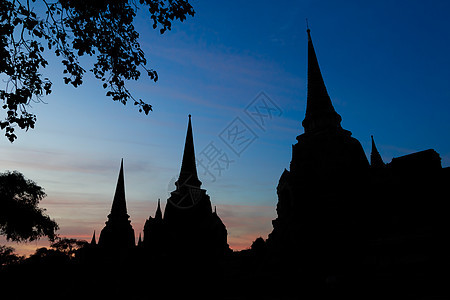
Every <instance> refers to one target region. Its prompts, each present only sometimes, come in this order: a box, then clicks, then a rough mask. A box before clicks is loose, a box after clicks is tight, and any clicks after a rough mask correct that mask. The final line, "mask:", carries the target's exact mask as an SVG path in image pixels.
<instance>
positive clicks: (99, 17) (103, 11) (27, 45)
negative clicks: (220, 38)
mask: <svg viewBox="0 0 450 300" xmlns="http://www.w3.org/2000/svg"><path fill="white" fill-rule="evenodd" d="M38 2H39V3H40V4H41V7H39V6H38V5H37V3H38ZM139 4H140V5H141V6H148V11H149V13H150V18H151V20H152V21H153V28H154V29H156V28H157V27H158V26H161V28H160V30H159V31H160V33H161V34H163V33H164V32H166V31H167V30H170V29H171V28H172V22H173V20H177V19H178V20H180V21H184V20H185V19H186V17H187V15H190V16H193V15H194V10H193V8H192V6H191V5H190V4H189V3H188V1H187V0H180V1H170V0H164V1H156V0H140V1H139ZM138 9H139V7H138V4H137V3H136V2H135V1H126V0H96V1H88V0H83V1H73V0H59V1H55V2H49V1H47V0H42V1H36V0H32V1H29V0H27V1H19V0H0V74H1V75H2V76H5V77H6V78H7V80H6V85H5V86H4V87H2V88H1V89H0V99H1V100H3V106H2V108H3V109H4V110H5V111H6V118H5V120H4V121H0V128H1V129H5V136H6V137H7V138H8V139H9V140H10V141H11V142H13V141H14V140H15V139H16V138H17V136H16V134H15V133H14V127H15V126H16V125H17V126H18V127H20V128H21V129H25V130H28V129H29V128H34V125H35V122H36V115H34V114H32V113H30V112H29V111H28V109H29V108H30V102H31V101H42V97H43V96H44V95H48V94H50V93H51V92H52V81H51V80H50V79H49V78H47V77H44V76H43V74H41V68H46V67H47V65H48V61H47V59H46V58H45V57H44V50H45V48H48V50H52V51H54V53H55V55H56V56H57V57H60V58H61V63H62V64H63V65H64V71H63V73H64V74H65V75H64V77H63V79H64V83H65V84H71V85H73V86H74V87H78V86H79V85H81V84H82V83H83V75H84V73H85V72H86V70H85V69H84V68H83V67H82V66H81V64H80V62H79V60H78V58H79V57H81V56H84V55H88V56H94V57H95V58H96V60H97V61H96V62H95V63H94V64H93V66H92V68H91V69H90V71H91V72H92V73H93V74H94V76H95V78H97V79H99V80H101V81H102V82H103V88H104V89H107V92H106V96H109V97H111V98H112V99H113V100H114V101H120V102H121V103H123V104H126V103H127V101H128V100H132V101H133V103H134V105H137V106H138V107H139V112H142V111H143V112H144V113H145V114H148V113H149V112H150V111H151V110H152V106H151V105H150V104H148V103H146V102H144V101H143V100H142V99H135V98H134V97H133V96H132V94H131V93H130V91H129V90H128V89H127V88H126V86H125V81H127V80H137V79H139V77H140V76H141V71H139V70H138V68H142V69H143V70H144V71H145V73H147V75H148V76H149V77H150V78H151V79H152V80H154V81H155V82H156V81H157V80H158V74H157V72H156V71H155V70H153V69H152V68H148V67H146V64H147V60H146V58H145V56H144V52H143V51H142V49H141V47H140V45H139V42H138V37H139V33H138V32H137V31H136V30H135V28H134V26H133V20H134V17H135V16H136V13H137V11H138Z"/></svg>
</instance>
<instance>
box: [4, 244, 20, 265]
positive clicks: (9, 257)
mask: <svg viewBox="0 0 450 300" xmlns="http://www.w3.org/2000/svg"><path fill="white" fill-rule="evenodd" d="M23 259H24V257H23V256H20V255H17V254H16V253H15V252H14V248H13V247H8V246H2V245H0V267H2V266H7V265H11V264H15V263H18V262H20V261H22V260H23Z"/></svg>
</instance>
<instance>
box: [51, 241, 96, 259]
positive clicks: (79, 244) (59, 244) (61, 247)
mask: <svg viewBox="0 0 450 300" xmlns="http://www.w3.org/2000/svg"><path fill="white" fill-rule="evenodd" d="M88 244H89V243H88V242H87V241H84V240H77V239H69V238H60V239H58V240H57V241H56V242H53V243H52V244H51V245H50V247H51V248H53V249H55V250H57V251H59V252H62V253H65V254H66V255H67V256H69V257H71V258H72V257H74V256H75V253H76V252H77V251H78V250H79V249H81V248H83V247H86V246H87V245H88Z"/></svg>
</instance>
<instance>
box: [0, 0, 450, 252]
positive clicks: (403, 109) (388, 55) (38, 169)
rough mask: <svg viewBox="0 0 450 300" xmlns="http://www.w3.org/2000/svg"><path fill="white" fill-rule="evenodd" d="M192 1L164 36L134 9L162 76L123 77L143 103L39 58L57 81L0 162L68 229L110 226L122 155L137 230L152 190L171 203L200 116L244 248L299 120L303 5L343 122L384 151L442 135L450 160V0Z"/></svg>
mask: <svg viewBox="0 0 450 300" xmlns="http://www.w3.org/2000/svg"><path fill="white" fill-rule="evenodd" d="M192 5H193V6H194V9H195V11H196V14H195V17H194V18H188V19H187V20H186V21H185V22H183V23H179V22H177V23H174V24H173V30H172V31H170V32H167V33H165V34H164V35H160V34H159V33H158V31H154V30H152V29H151V22H150V21H148V20H147V19H146V18H147V16H148V15H147V14H146V13H145V11H142V14H141V15H138V17H137V19H136V27H137V29H138V31H139V32H140V33H141V35H140V42H141V46H142V48H143V50H144V52H145V53H146V56H147V59H148V63H149V66H150V67H152V68H154V69H156V70H157V71H158V75H159V80H158V82H157V83H154V82H153V81H151V80H150V79H147V78H144V77H143V78H141V80H139V81H138V82H130V83H129V87H130V88H131V90H132V91H133V94H134V96H135V97H136V98H142V99H143V100H145V101H147V102H149V103H150V104H152V105H153V109H154V111H153V112H152V113H151V114H150V115H149V116H146V115H144V114H139V113H138V112H137V109H136V107H134V106H133V105H131V103H130V104H129V105H127V106H123V105H122V104H120V103H114V102H113V101H112V100H110V99H109V98H107V97H106V96H105V95H104V93H105V91H104V90H103V88H102V87H101V84H100V83H99V82H97V81H96V80H95V79H94V78H93V76H91V75H90V74H86V76H85V79H84V84H83V85H82V86H81V87H79V88H77V89H75V88H73V87H71V86H66V85H64V84H63V81H62V77H61V73H62V68H61V66H59V64H58V62H56V61H55V62H51V64H50V67H49V68H47V69H45V70H43V72H44V74H46V75H48V76H49V77H50V78H51V79H52V80H53V83H54V91H53V93H52V94H51V95H50V96H48V97H46V98H44V101H45V102H46V104H43V103H36V104H33V108H32V111H33V112H34V113H35V114H36V115H37V117H38V122H37V124H36V128H35V129H34V130H30V131H28V132H21V133H19V134H18V136H19V139H18V140H17V141H16V142H14V143H13V144H10V143H9V142H8V141H7V140H6V138H1V139H0V171H3V170H19V171H21V172H22V173H23V174H24V175H25V176H26V177H28V178H30V179H32V180H34V181H36V182H37V183H38V184H39V185H41V186H43V187H44V188H45V190H46V192H47V194H48V196H47V198H45V199H44V200H43V201H42V206H43V207H45V208H47V210H48V213H49V214H50V215H51V216H52V217H54V218H55V219H56V220H57V222H58V223H59V224H60V227H61V229H60V235H61V236H73V237H77V238H84V239H89V238H90V236H91V235H92V232H93V230H96V231H97V232H99V231H100V230H101V229H102V227H103V226H104V222H105V221H106V216H107V214H108V213H109V210H110V207H111V201H112V197H113V195H114V188H115V185H116V180H117V174H118V171H119V166H120V159H121V158H124V168H125V181H126V194H127V202H128V210H129V214H130V216H131V221H132V225H133V227H134V229H135V232H136V233H137V234H138V233H139V232H141V231H142V227H143V223H144V222H145V219H146V218H148V216H149V215H153V214H154V211H155V208H156V203H157V199H158V198H161V201H162V204H165V201H166V199H167V196H168V192H169V191H171V190H173V189H174V185H173V181H174V178H175V177H177V176H178V172H179V168H180V164H181V157H182V152H183V146H184V138H185V134H186V126H187V115H188V114H192V123H193V130H194V141H195V148H196V152H197V158H199V157H201V156H202V155H203V156H204V157H206V156H205V153H208V149H209V150H211V149H213V148H212V146H211V145H213V146H214V149H215V150H217V151H218V152H220V157H222V161H220V163H221V164H222V167H225V166H226V165H224V161H223V158H227V159H228V162H229V164H228V166H227V168H225V169H223V170H221V173H220V174H219V172H218V170H217V169H214V166H213V165H211V169H210V170H213V171H212V172H213V174H214V175H215V180H213V179H212V178H211V177H210V176H208V175H205V174H204V173H203V172H202V170H200V169H199V174H200V175H199V176H200V180H202V181H203V188H205V189H206V190H207V191H208V194H209V195H210V196H211V200H212V203H213V205H216V206H217V211H218V214H219V216H221V217H222V219H223V221H224V223H225V225H226V226H227V229H228V236H229V242H230V244H231V246H232V247H233V248H235V249H242V248H246V247H248V246H250V244H251V241H252V240H254V239H255V238H256V237H258V236H263V237H267V234H268V233H269V232H270V231H271V228H272V227H271V220H272V219H274V218H275V217H276V212H275V207H276V203H277V197H276V185H277V183H278V179H279V177H280V175H281V173H282V172H283V170H284V168H289V162H290V159H291V144H293V143H295V142H296V140H295V137H296V136H297V135H299V134H301V133H303V128H302V127H301V121H302V120H303V118H304V113H305V107H306V63H307V61H306V55H307V53H306V51H307V38H306V25H305V19H306V18H308V21H309V26H310V28H311V35H312V39H313V42H314V46H315V49H316V53H317V56H318V59H319V64H320V67H321V70H322V74H323V77H324V80H325V84H326V85H327V89H328V92H329V94H330V97H331V99H332V101H333V104H334V106H335V109H336V111H337V112H338V113H339V114H340V115H341V116H342V119H343V121H342V126H343V127H344V128H345V129H347V130H350V131H352V132H353V136H354V137H356V138H357V139H358V140H359V141H360V142H361V144H362V145H363V147H364V149H365V151H366V154H369V153H370V135H372V134H373V135H374V137H375V140H376V143H377V147H378V150H379V151H380V153H381V155H382V156H383V159H384V160H385V162H389V161H390V160H391V159H392V157H396V156H401V155H405V154H408V153H411V152H415V151H420V150H425V149H429V148H434V149H435V150H436V151H437V152H438V153H440V155H441V158H442V164H443V166H444V167H448V166H450V139H449V132H450V122H449V118H450V57H449V55H448V53H450V18H448V12H449V11H450V2H448V1H428V2H424V1H370V2H369V1H277V2H273V1H221V2H219V1H193V2H192ZM85 61H86V62H89V60H87V59H86V60H85ZM86 69H89V67H86ZM261 92H263V94H261ZM261 95H262V96H261ZM266 96H267V97H268V98H264V99H265V101H266V103H269V104H270V105H272V107H275V106H276V107H277V108H279V110H277V111H276V113H275V111H273V112H274V114H273V115H272V117H271V118H266V119H265V121H266V122H265V123H264V126H263V127H262V128H261V127H259V126H258V123H257V121H258V120H257V119H256V122H255V121H254V120H253V119H252V118H251V117H250V116H249V115H248V114H246V109H247V111H251V110H252V109H253V108H254V107H255V105H257V104H261V103H262V102H260V101H261V99H262V98H261V97H266ZM267 99H270V100H267ZM274 105H275V106H274ZM250 115H251V114H250ZM236 122H240V123H239V124H238V123H236ZM236 124H238V125H240V126H241V128H243V127H242V124H244V125H243V126H247V127H246V128H247V129H248V131H247V133H248V134H250V135H247V136H246V138H250V137H251V138H252V139H251V143H249V142H247V143H248V144H246V143H243V144H242V145H241V146H239V147H240V148H239V149H234V150H238V151H237V152H240V153H239V155H237V154H236V153H235V152H233V150H232V148H233V145H231V147H229V146H230V143H231V141H230V140H228V145H227V139H226V137H227V135H226V133H227V132H231V130H232V129H233V128H236V127H233V126H236ZM259 125H261V124H259ZM227 130H228V131H227ZM244 140H245V139H244ZM244 140H242V141H244ZM235 145H236V144H235ZM244 148H245V149H244ZM202 153H203V154H202ZM209 153H211V152H209ZM223 155H225V156H223ZM217 157H219V155H218V156H217ZM216 166H218V165H216ZM202 174H203V175H202ZM41 244H45V241H41V242H39V243H31V244H27V245H17V244H12V245H13V246H14V247H16V249H25V248H27V249H28V250H26V251H31V250H29V249H33V248H36V246H38V245H41ZM23 251H25V250H23Z"/></svg>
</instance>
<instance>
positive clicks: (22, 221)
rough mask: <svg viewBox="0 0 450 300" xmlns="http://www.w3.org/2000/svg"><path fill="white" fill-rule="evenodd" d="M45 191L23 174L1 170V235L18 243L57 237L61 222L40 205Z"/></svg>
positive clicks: (52, 239)
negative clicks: (51, 217) (57, 221)
mask: <svg viewBox="0 0 450 300" xmlns="http://www.w3.org/2000/svg"><path fill="white" fill-rule="evenodd" d="M45 196H46V194H45V192H44V190H43V189H42V188H41V187H40V186H38V185H37V184H36V183H35V182H34V181H32V180H29V179H26V178H25V177H24V176H23V175H22V174H21V173H19V172H17V171H14V172H5V173H0V234H1V235H5V236H6V239H7V240H12V241H15V242H25V241H33V240H36V239H39V238H41V237H44V236H47V237H48V238H49V239H50V240H51V241H54V240H55V238H56V237H57V235H56V233H55V232H56V231H57V230H58V228H59V227H58V224H57V223H56V222H55V221H54V220H52V219H50V217H49V216H48V215H47V214H45V209H43V208H39V207H38V204H39V202H40V201H41V200H42V199H43V198H44V197H45Z"/></svg>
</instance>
